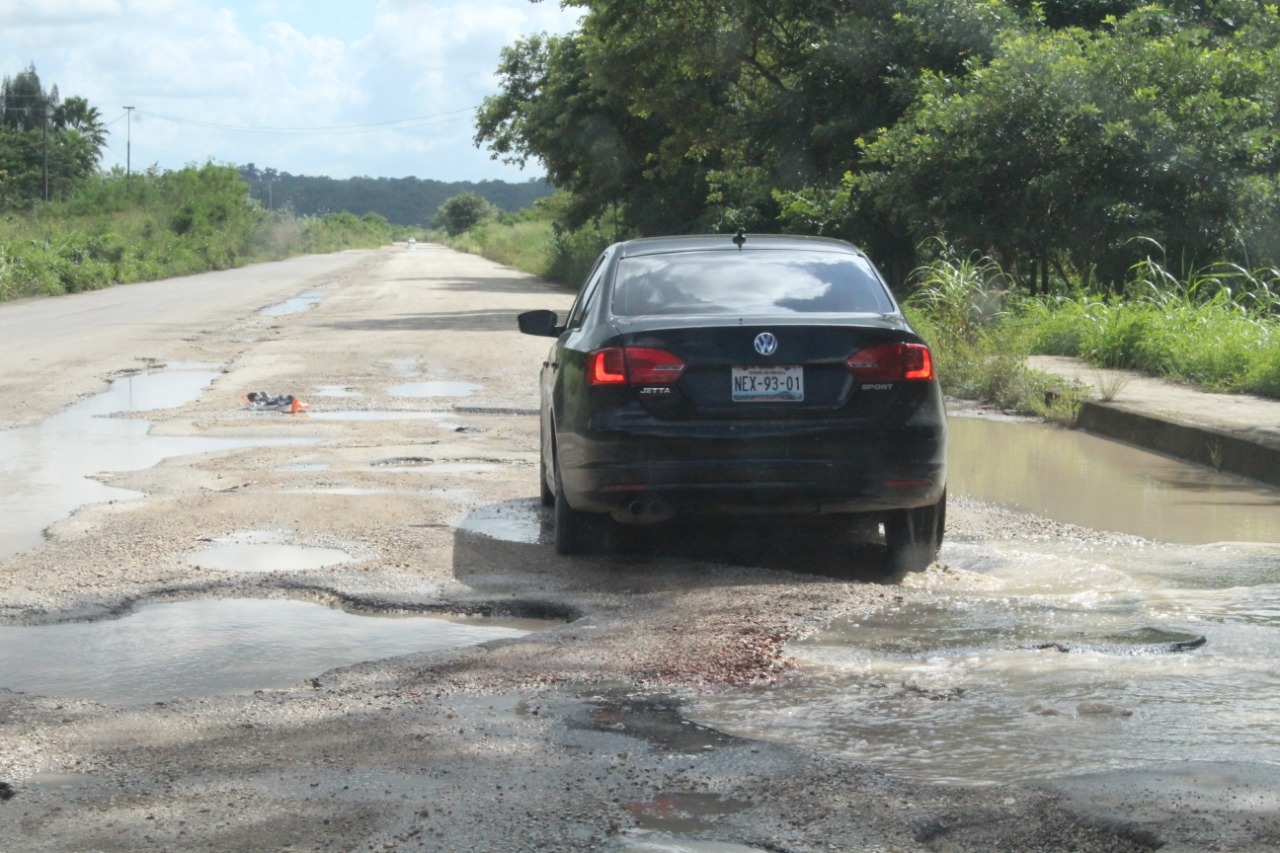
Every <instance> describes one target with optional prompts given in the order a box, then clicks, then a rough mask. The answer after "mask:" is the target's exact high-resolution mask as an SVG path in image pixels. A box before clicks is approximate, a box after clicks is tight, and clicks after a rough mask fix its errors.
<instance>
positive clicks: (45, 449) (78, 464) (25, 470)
mask: <svg viewBox="0 0 1280 853" xmlns="http://www.w3.org/2000/svg"><path fill="white" fill-rule="evenodd" d="M219 375H220V373H219V372H218V371H217V370H215V369H212V367H211V366H210V365H183V364H178V365H174V364H171V365H168V367H167V369H165V370H157V371H149V372H143V373H138V374H135V375H131V376H125V377H121V378H119V379H116V380H114V381H113V382H112V383H111V385H110V387H109V388H108V389H107V390H106V391H103V392H102V393H100V394H97V395H95V396H93V397H89V398H87V399H85V400H82V401H81V402H79V403H76V404H75V405H73V406H71V407H70V408H68V409H66V410H65V411H63V412H60V413H59V414H57V415H54V416H52V417H50V418H47V419H45V420H44V421H41V422H40V423H38V424H33V425H31V426H26V427H18V428H16V429H11V430H4V431H0V481H2V482H4V484H5V489H4V490H3V492H0V559H3V558H4V557H7V556H10V555H12V554H17V553H19V552H21V551H25V550H28V549H30V548H34V547H36V546H38V545H39V544H40V543H41V542H42V541H43V536H42V531H43V530H44V528H46V527H48V526H49V525H50V524H52V523H53V522H55V521H58V520H59V519H61V518H65V517H66V516H68V515H70V514H71V513H72V512H73V511H74V510H76V509H77V508H79V507H81V506H84V505H86V504H91V503H100V502H105V501H112V500H123V499H128V498H135V497H138V493H137V492H132V491H127V490H124V489H118V488H113V487H110V486H107V485H104V484H102V483H100V482H98V481H96V480H94V479H91V478H92V477H93V476H94V475H96V474H99V473H102V472H106V471H136V470H141V469H144V468H150V467H152V466H153V465H156V464H157V463H159V462H160V461H161V460H163V459H167V458H169V457H173V456H184V455H189V454H196V453H209V452H213V451H220V450H230V449H234V448H239V447H249V446H266V445H279V444H298V443H303V442H304V441H305V440H302V441H299V440H295V439H284V440H280V439H269V440H268V439H223V438H219V439H211V438H198V437H179V436H153V435H149V430H150V428H151V423H150V422H149V421H147V420H144V419H141V418H139V417H132V416H133V415H140V414H143V413H145V412H149V411H156V410H159V409H165V408H174V407H177V406H182V405H185V404H186V403H189V402H192V401H193V400H196V399H198V398H199V397H200V395H201V393H203V392H204V390H205V389H206V388H207V387H208V386H209V385H210V384H211V383H212V382H213V380H214V379H215V378H217V377H218V376H219ZM120 415H123V416H120Z"/></svg>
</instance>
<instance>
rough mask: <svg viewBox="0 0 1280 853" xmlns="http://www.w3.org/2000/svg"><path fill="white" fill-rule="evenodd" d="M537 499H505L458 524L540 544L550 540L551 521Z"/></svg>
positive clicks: (493, 536) (498, 536)
mask: <svg viewBox="0 0 1280 853" xmlns="http://www.w3.org/2000/svg"><path fill="white" fill-rule="evenodd" d="M544 516H545V513H543V512H541V511H540V504H539V501H538V499H537V498H527V499H522V500H511V501H503V502H502V503H496V504H486V505H484V506H481V507H477V508H476V509H474V510H472V511H471V512H469V513H468V514H467V516H466V517H465V518H463V519H462V521H461V522H459V523H458V527H459V529H461V530H467V531H470V532H471V533H479V534H480V535H481V536H487V537H489V538H490V539H500V540H502V541H504V542H519V543H522V544H525V545H537V544H538V543H540V542H546V541H548V540H549V533H550V530H549V522H548V520H547V519H545V518H544Z"/></svg>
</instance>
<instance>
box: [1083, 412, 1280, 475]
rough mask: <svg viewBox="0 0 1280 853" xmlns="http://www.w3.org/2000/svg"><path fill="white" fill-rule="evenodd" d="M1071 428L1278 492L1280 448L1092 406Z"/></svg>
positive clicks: (1182, 424) (1210, 429) (1230, 435)
mask: <svg viewBox="0 0 1280 853" xmlns="http://www.w3.org/2000/svg"><path fill="white" fill-rule="evenodd" d="M1076 427H1077V429H1082V430H1084V431H1085V432H1090V433H1094V434H1095V435H1101V436H1105V437H1107V438H1113V439H1116V440H1118V441H1123V442H1125V443H1127V444H1132V445H1135V446H1137V447H1141V448H1144V449H1147V450H1152V451H1155V452H1156V453H1163V454H1165V455H1167V456H1173V457H1175V458H1177V459H1183V460H1186V461H1187V462H1192V463H1195V464H1197V465H1204V466H1206V467H1208V468H1213V469H1214V470H1217V471H1222V472H1224V473H1229V474H1237V475H1239V476H1242V477H1248V478H1250V479H1253V480H1258V481H1260V482H1263V483H1266V484H1268V485H1271V486H1280V448H1275V447H1271V446H1268V445H1264V444H1258V443H1256V442H1252V441H1248V440H1246V439H1242V438H1240V437H1238V436H1235V435H1232V434H1231V433H1229V432H1225V431H1223V430H1217V429H1212V428H1210V427H1202V426H1189V425H1187V424H1184V423H1179V422H1177V421H1174V420H1169V419H1167V418H1162V417H1159V416H1156V415H1151V414H1146V413H1138V412H1134V411H1130V410H1127V409H1125V408H1123V407H1121V406H1118V405H1116V404H1114V403H1104V402H1100V401H1097V400H1085V401H1084V403H1083V404H1082V405H1081V407H1080V417H1079V419H1078V420H1077V422H1076Z"/></svg>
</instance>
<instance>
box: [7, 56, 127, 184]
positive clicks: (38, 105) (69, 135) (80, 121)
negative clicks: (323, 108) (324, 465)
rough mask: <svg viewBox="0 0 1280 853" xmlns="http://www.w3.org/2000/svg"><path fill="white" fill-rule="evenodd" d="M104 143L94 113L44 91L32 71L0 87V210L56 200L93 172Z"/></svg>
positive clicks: (31, 68) (102, 129) (32, 68)
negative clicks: (49, 199) (46, 199)
mask: <svg viewBox="0 0 1280 853" xmlns="http://www.w3.org/2000/svg"><path fill="white" fill-rule="evenodd" d="M105 144H106V131H105V127H104V126H103V124H102V119H101V115H100V114H99V112H98V110H97V109H96V108H95V107H93V106H90V104H89V102H88V101H86V100H85V99H84V98H81V97H71V98H68V99H67V100H66V101H65V102H64V101H61V100H60V98H59V96H58V87H57V86H54V87H52V88H51V89H50V90H49V91H47V92H46V91H45V89H44V87H43V85H42V84H41V82H40V76H39V75H38V74H37V73H36V69H35V66H33V65H32V66H28V67H27V68H26V69H25V70H24V71H22V72H20V73H19V74H17V75H16V76H14V77H5V78H4V80H3V82H0V206H15V205H18V204H23V203H28V202H31V201H34V200H38V199H44V198H54V197H61V196H64V195H66V194H68V193H70V192H71V191H72V190H73V189H74V188H76V187H78V186H80V185H81V184H82V183H83V182H84V181H85V180H86V179H88V178H89V177H90V176H91V175H93V173H94V172H95V170H96V169H97V165H98V161H99V159H100V158H101V155H102V148H103V146H104V145H105Z"/></svg>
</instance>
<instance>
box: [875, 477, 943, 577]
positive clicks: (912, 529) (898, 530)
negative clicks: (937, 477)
mask: <svg viewBox="0 0 1280 853" xmlns="http://www.w3.org/2000/svg"><path fill="white" fill-rule="evenodd" d="M946 524H947V493H946V492H943V493H942V497H941V498H940V499H939V500H938V502H937V503H936V504H933V505H932V506H922V507H917V508H915V509H900V510H897V511H895V512H892V513H890V514H889V515H888V516H887V517H886V518H885V521H884V539H885V545H887V546H888V561H889V568H890V569H891V570H892V571H893V572H894V573H903V572H919V571H923V570H924V569H926V568H928V567H929V565H930V564H931V563H932V562H933V561H934V560H935V559H937V556H938V548H939V546H941V545H942V536H943V532H944V531H945V530H946Z"/></svg>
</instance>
